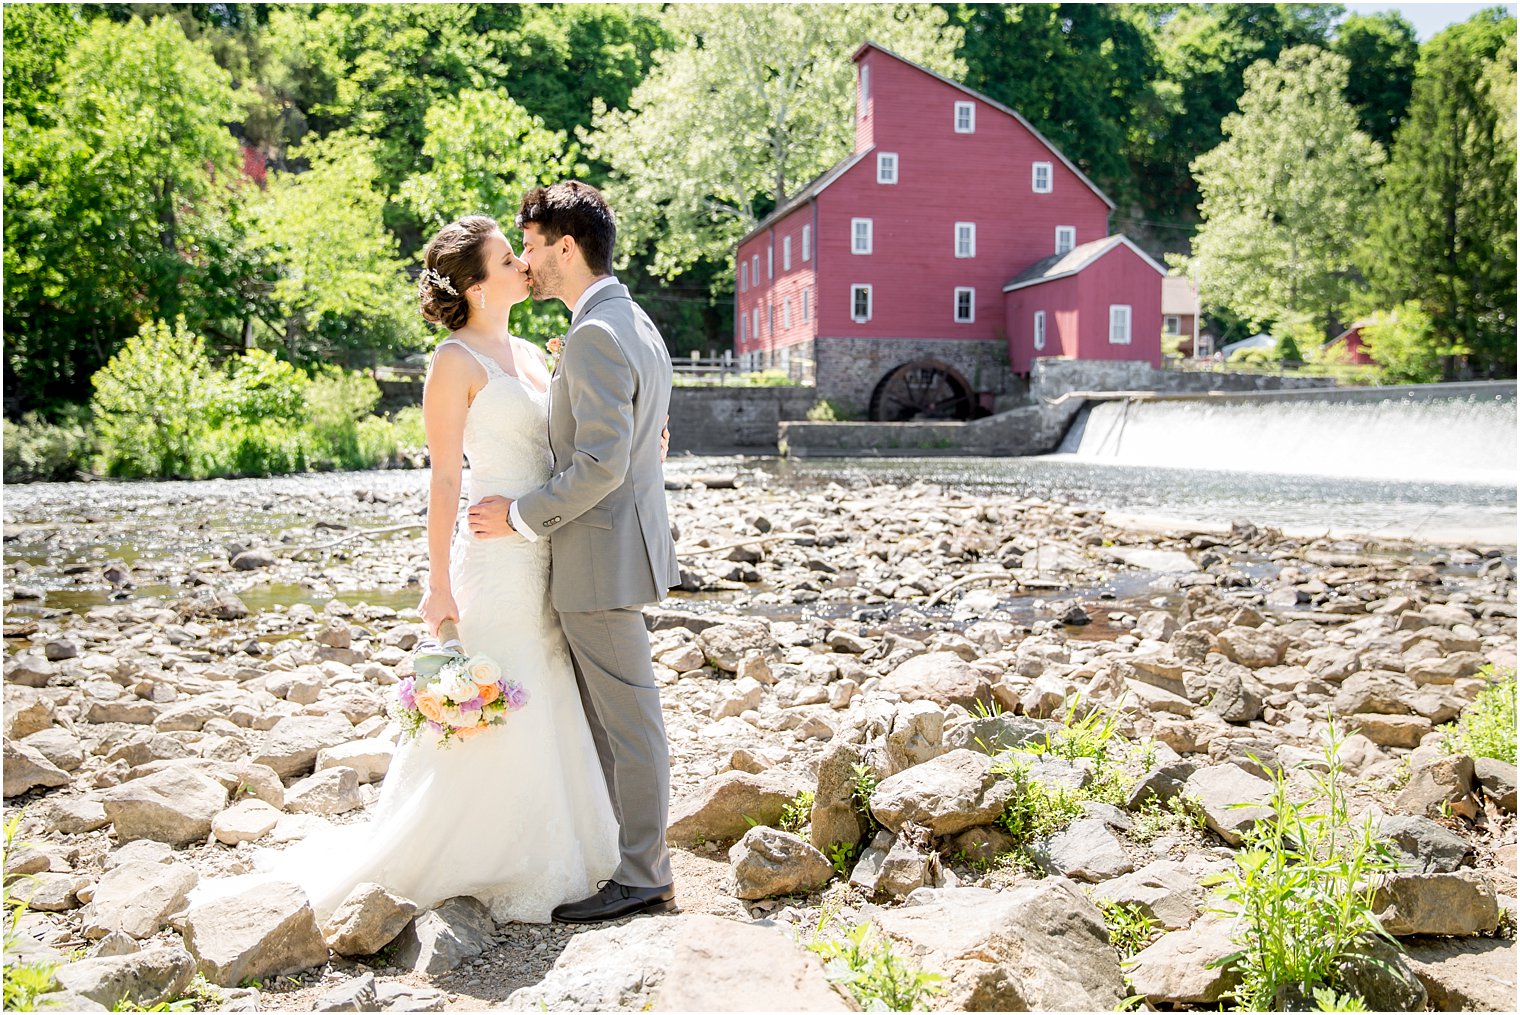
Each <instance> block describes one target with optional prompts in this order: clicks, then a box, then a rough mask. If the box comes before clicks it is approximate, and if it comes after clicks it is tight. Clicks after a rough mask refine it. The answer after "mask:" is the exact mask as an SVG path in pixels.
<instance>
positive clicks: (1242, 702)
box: [1204, 669, 1262, 723]
mask: <svg viewBox="0 0 1520 1015" xmlns="http://www.w3.org/2000/svg"><path fill="white" fill-rule="evenodd" d="M1204 707H1205V708H1206V709H1208V710H1209V711H1210V712H1213V713H1214V714H1215V715H1217V716H1219V717H1220V718H1221V719H1223V720H1224V721H1225V722H1233V723H1247V722H1255V721H1256V720H1257V719H1260V718H1261V708H1262V695H1261V688H1260V686H1259V685H1257V683H1256V681H1254V680H1251V679H1249V678H1248V677H1244V676H1242V675H1241V674H1240V673H1239V672H1237V671H1235V670H1233V669H1231V670H1227V671H1225V673H1224V675H1223V679H1222V680H1221V682H1220V684H1219V687H1218V689H1217V690H1216V691H1215V692H1214V697H1213V698H1211V699H1210V700H1209V703H1208V704H1207V705H1205V706H1204Z"/></svg>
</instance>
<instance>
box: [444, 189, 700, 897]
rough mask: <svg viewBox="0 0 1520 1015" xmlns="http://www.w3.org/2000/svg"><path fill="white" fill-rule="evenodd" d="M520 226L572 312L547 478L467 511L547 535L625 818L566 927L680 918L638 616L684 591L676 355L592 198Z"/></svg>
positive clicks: (604, 209)
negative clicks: (609, 866)
mask: <svg viewBox="0 0 1520 1015" xmlns="http://www.w3.org/2000/svg"><path fill="white" fill-rule="evenodd" d="M517 225H518V227H519V228H521V229H522V231H523V250H522V260H523V261H525V262H527V265H528V278H529V281H530V283H531V285H532V287H533V296H534V298H535V299H540V300H547V299H559V300H563V301H564V303H565V306H567V307H569V308H570V313H571V317H570V330H569V333H568V334H567V335H566V336H565V339H564V346H563V349H562V350H561V353H560V357H559V361H558V363H556V364H555V368H554V376H553V379H552V380H551V382H550V385H549V390H550V401H549V445H550V448H551V450H552V451H553V454H554V476H553V478H551V479H550V480H549V481H548V482H547V483H545V484H544V485H543V486H541V487H539V488H538V489H536V490H532V491H530V492H528V493H525V494H523V495H522V497H520V498H518V499H517V500H516V501H511V500H507V499H505V498H501V497H488V498H486V499H484V500H482V501H480V502H479V503H478V504H476V505H475V507H474V508H472V509H471V512H470V515H471V517H470V525H471V528H472V530H474V531H475V532H476V534H477V535H483V536H494V535H509V534H510V533H512V532H515V533H517V534H518V535H520V536H522V537H523V538H525V539H538V538H539V537H540V536H547V535H553V537H554V539H553V542H552V543H551V544H550V553H551V554H552V558H553V577H552V585H551V595H552V598H553V602H554V608H555V609H556V610H558V611H559V615H560V625H561V626H562V627H563V628H564V631H565V638H566V640H568V641H569V643H570V652H571V655H572V657H573V659H574V662H575V674H576V678H577V680H578V682H579V684H580V692H581V702H582V704H583V705H584V706H585V710H586V718H587V720H588V721H589V722H590V725H591V735H592V738H593V739H594V740H595V742H596V750H597V754H598V755H599V756H600V758H601V762H602V771H603V773H604V774H605V775H606V777H607V788H608V790H609V791H610V792H611V794H612V809H613V812H614V814H616V816H617V820H618V825H619V832H618V848H619V853H620V862H619V863H618V867H617V870H616V871H614V872H613V875H612V880H610V881H608V882H605V883H604V885H603V886H602V888H601V889H600V890H599V891H598V892H597V893H596V894H595V895H593V896H591V897H590V898H588V899H582V900H580V901H579V902H570V903H566V904H565V905H563V906H560V907H558V908H557V909H555V910H554V919H556V920H559V921H562V922H566V923H594V922H597V921H601V920H616V919H619V918H621V917H625V916H631V915H633V914H635V913H644V912H661V911H665V910H668V909H671V908H673V905H674V900H675V889H674V885H673V884H672V877H671V872H670V853H669V851H668V850H667V849H666V848H665V823H666V812H667V811H668V809H669V798H670V755H669V750H668V748H667V746H666V743H665V724H664V721H663V720H662V719H661V716H660V692H659V690H658V689H657V688H656V687H655V683H654V669H653V667H652V666H651V664H650V659H649V632H648V629H647V628H646V627H645V625H644V615H643V612H642V611H641V609H640V608H641V607H642V606H643V605H644V604H645V603H654V602H659V601H660V600H661V599H663V598H665V592H666V590H667V589H669V588H670V587H671V586H673V585H678V584H680V581H681V576H680V571H679V570H678V569H677V567H676V553H675V544H674V543H673V542H672V541H671V538H670V522H669V520H668V518H667V515H666V506H665V479H664V472H663V470H662V468H661V464H660V456H661V448H660V432H661V430H663V429H664V426H665V419H666V413H667V412H668V408H669V404H670V378H671V368H670V355H669V354H668V353H667V352H666V351H665V341H664V339H662V338H661V337H660V333H659V331H658V330H657V329H656V328H655V326H654V324H653V322H651V321H650V320H649V317H648V315H646V314H645V313H644V311H643V310H642V309H640V308H639V306H638V304H636V303H634V302H633V300H632V298H631V297H630V296H629V295H628V289H627V287H626V286H624V285H622V284H620V283H619V282H618V280H617V279H615V278H613V277H612V248H613V243H614V241H615V240H616V238H617V222H616V219H615V218H614V217H613V214H612V209H611V208H609V207H608V206H607V202H606V201H605V200H603V199H602V195H601V194H600V193H598V192H597V191H596V189H595V188H593V187H588V186H587V185H585V184H584V183H577V182H574V181H570V182H567V183H556V184H555V185H554V186H552V187H548V188H544V187H535V188H534V189H533V190H531V191H529V192H528V194H527V196H525V197H524V198H523V203H522V210H521V211H519V212H518V214H517Z"/></svg>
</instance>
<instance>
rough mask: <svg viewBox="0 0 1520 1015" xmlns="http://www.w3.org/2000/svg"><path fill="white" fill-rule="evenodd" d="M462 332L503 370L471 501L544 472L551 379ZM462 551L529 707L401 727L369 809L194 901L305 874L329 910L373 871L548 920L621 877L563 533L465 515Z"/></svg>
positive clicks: (493, 375) (478, 636) (458, 556)
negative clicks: (573, 625) (466, 730)
mask: <svg viewBox="0 0 1520 1015" xmlns="http://www.w3.org/2000/svg"><path fill="white" fill-rule="evenodd" d="M448 344H453V345H459V346H462V347H463V348H465V350H466V351H468V352H470V354H471V355H474V356H475V358H476V359H477V360H478V361H479V362H480V364H481V366H482V367H483V368H484V369H485V371H486V375H487V378H488V379H487V382H486V385H485V387H483V388H482V389H481V390H480V392H479V393H478V394H477V395H476V396H475V400H474V402H473V403H472V404H471V406H470V409H469V411H468V413H467V415H466V418H465V428H464V451H465V457H466V458H467V459H468V460H469V463H470V471H469V498H468V499H469V502H470V503H472V504H473V503H475V502H476V501H478V500H480V499H481V498H482V497H487V496H490V495H492V494H496V495H499V496H503V497H510V498H516V497H518V496H520V495H522V494H523V493H526V492H527V491H529V490H531V489H533V488H534V487H537V486H539V485H540V484H542V483H543V482H544V481H545V480H547V479H548V478H549V473H550V466H551V461H552V459H551V457H550V452H549V438H548V429H547V426H546V419H547V413H548V406H549V396H548V394H547V393H541V392H539V391H538V390H537V389H535V388H534V387H532V386H531V385H530V384H528V383H527V382H526V381H523V380H521V379H519V378H518V377H515V376H513V375H512V374H509V373H507V372H506V371H505V370H504V369H503V368H502V367H501V366H500V365H499V364H497V363H496V362H495V361H493V360H491V359H490V358H488V357H482V356H479V355H476V354H475V353H474V351H473V350H471V349H469V347H468V346H464V343H462V342H459V341H457V340H452V339H451V340H448V341H446V342H444V343H443V344H442V345H448ZM442 345H440V346H439V348H442ZM451 557H452V561H453V563H452V567H451V568H450V577H451V580H452V583H453V589H454V598H455V602H456V603H457V604H458V606H459V613H460V617H459V634H460V637H461V639H462V640H463V641H464V645H465V649H466V650H467V651H468V652H470V653H471V654H484V655H488V656H490V657H491V658H492V659H494V660H496V662H497V663H498V664H499V665H500V666H501V668H502V672H503V674H504V675H505V676H506V677H507V679H509V680H515V681H517V682H519V683H521V684H523V685H524V686H525V687H526V688H527V689H528V691H529V695H530V698H529V701H528V704H527V707H526V708H524V709H523V710H522V711H520V712H516V713H513V714H511V715H509V716H508V717H507V719H506V722H505V723H504V724H503V725H501V726H499V727H495V728H492V729H489V730H487V731H485V732H484V733H481V734H478V735H476V736H474V737H471V738H470V739H468V740H462V741H455V742H453V743H451V744H449V745H448V746H447V747H442V746H439V744H438V742H437V738H436V736H435V735H434V734H432V733H430V732H428V731H427V730H426V729H424V730H423V732H422V733H421V734H420V735H419V736H418V737H417V739H416V740H413V741H402V742H401V744H400V745H398V747H397V749H396V754H395V757H394V758H393V759H392V761H391V766H390V769H389V771H388V772H387V774H386V777H385V782H384V784H383V785H382V787H381V790H380V797H379V799H378V800H377V801H376V803H375V806H374V813H373V814H372V815H371V817H370V818H369V820H368V821H367V822H363V823H359V824H353V825H347V826H343V827H339V828H333V829H330V830H324V831H321V832H318V833H316V834H314V835H312V836H310V837H308V838H307V839H305V840H303V841H301V842H299V843H297V844H296V845H294V846H292V847H291V848H289V849H287V850H285V851H284V852H282V853H278V854H274V855H272V856H270V855H268V854H262V855H261V856H260V857H259V862H258V866H259V868H260V873H259V874H255V875H246V876H243V877H237V878H230V879H224V880H222V881H218V882H212V883H209V884H208V885H206V886H205V888H204V889H198V890H197V891H196V892H195V893H194V894H193V895H192V897H191V903H192V905H193V904H195V903H196V902H198V901H200V900H201V899H202V898H207V897H220V896H222V895H225V894H227V893H228V891H229V890H233V889H236V888H238V887H239V885H238V883H246V882H247V880H248V879H250V878H259V879H261V880H262V879H270V878H273V879H278V880H283V881H294V882H295V883H297V884H299V885H301V886H302V887H303V888H304V889H305V890H306V892H307V894H308V895H309V896H310V897H311V900H312V905H313V907H314V908H315V909H316V911H317V916H318V919H319V920H321V919H325V918H326V917H327V915H328V914H330V913H331V912H332V910H333V909H335V908H336V907H337V905H338V904H339V903H340V902H342V901H343V899H344V897H345V896H346V895H347V894H348V893H349V892H350V891H351V890H352V889H353V888H354V886H355V885H357V884H359V883H361V882H365V881H372V882H375V883H378V884H380V885H382V886H384V887H385V888H386V889H388V890H389V891H391V892H393V893H395V894H397V895H400V896H403V897H405V898H408V899H410V900H412V901H413V902H415V903H416V904H417V905H418V906H421V907H423V908H428V907H431V906H434V905H436V904H438V903H440V902H442V901H444V900H445V899H449V898H452V897H454V896H457V895H471V896H474V897H475V898H478V899H480V900H481V901H482V902H484V903H485V904H486V905H487V906H489V907H490V910H491V915H492V917H493V918H495V920H496V921H497V922H498V923H501V922H506V921H520V922H525V923H544V922H547V921H548V920H549V914H550V911H551V910H552V909H553V908H554V907H555V906H557V905H559V904H560V903H562V902H569V901H572V900H575V899H581V898H584V897H586V896H588V895H591V894H593V893H594V892H595V891H596V886H597V882H598V881H601V880H603V879H605V878H608V877H611V875H612V872H613V870H614V868H615V867H616V866H617V860H618V853H617V837H618V826H617V821H616V819H615V818H614V817H613V813H612V804H611V802H610V798H609V796H608V793H607V786H606V782H605V780H604V778H603V775H602V768H601V765H600V763H599V762H598V760H597V754H596V747H595V745H594V744H593V743H592V740H591V731H590V728H589V727H588V726H587V724H586V716H585V712H584V711H583V709H582V707H581V700H580V694H579V691H578V689H577V686H576V680H575V673H574V671H573V669H572V668H571V663H570V651H569V648H568V647H567V645H566V644H565V639H564V635H563V634H562V633H561V631H560V626H559V620H558V617H557V615H556V614H555V612H554V610H553V608H552V607H551V606H550V604H549V544H548V539H547V538H541V539H539V540H537V541H536V542H529V541H528V540H525V539H522V538H518V537H513V536H508V537H506V538H503V539H487V540H477V539H476V538H474V537H473V536H472V535H471V534H470V532H469V529H468V527H467V526H463V525H461V526H460V527H459V533H458V535H457V536H456V539H455V542H454V547H453V552H452V553H451Z"/></svg>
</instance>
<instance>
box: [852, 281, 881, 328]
mask: <svg viewBox="0 0 1520 1015" xmlns="http://www.w3.org/2000/svg"><path fill="white" fill-rule="evenodd" d="M860 293H865V297H866V313H865V316H864V317H862V316H861V315H860V314H858V313H856V311H855V303H856V296H857V295H858V294H860ZM874 303H875V300H874V299H873V298H872V295H871V287H870V286H869V285H867V284H865V283H864V282H857V283H855V284H854V285H852V286H850V320H852V321H854V322H855V323H856V324H865V323H866V322H867V321H869V320H870V319H871V312H872V311H873V310H875V309H876V308H875V306H874V305H873V304H874Z"/></svg>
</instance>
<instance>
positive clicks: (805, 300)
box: [802, 289, 812, 321]
mask: <svg viewBox="0 0 1520 1015" xmlns="http://www.w3.org/2000/svg"><path fill="white" fill-rule="evenodd" d="M811 291H812V290H809V289H804V290H802V319H803V320H804V321H806V320H807V319H808V294H809V293H810V292H811Z"/></svg>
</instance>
